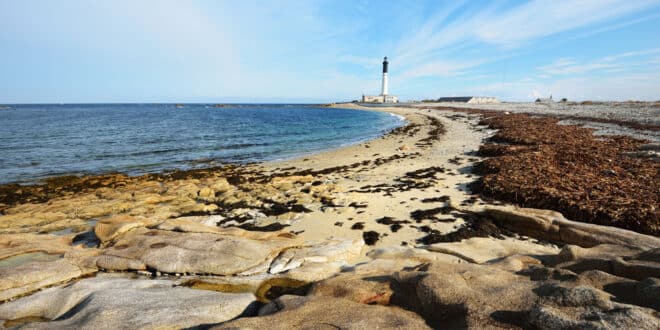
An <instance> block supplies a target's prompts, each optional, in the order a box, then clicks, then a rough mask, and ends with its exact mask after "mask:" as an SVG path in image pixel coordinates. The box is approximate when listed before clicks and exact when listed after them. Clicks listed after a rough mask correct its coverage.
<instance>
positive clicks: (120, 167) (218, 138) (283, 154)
mask: <svg viewBox="0 0 660 330" xmlns="http://www.w3.org/2000/svg"><path fill="white" fill-rule="evenodd" d="M10 107H11V109H4V108H3V109H2V110H0V183H7V182H21V183H28V182H36V181H39V180H40V179H43V178H46V177H50V176H57V175H69V174H74V175H80V174H100V173H108V172H122V173H127V174H130V175H139V174H144V173H153V172H161V171H166V170H173V169H190V168H197V167H204V166H211V165H219V164H227V163H247V162H257V161H267V160H275V159H286V158H292V157H295V156H300V155H304V154H309V153H314V152H318V151H322V150H327V149H333V148H337V147H339V146H344V145H349V144H354V143H358V142H361V141H364V140H367V139H371V138H375V137H377V136H379V135H382V134H383V133H385V132H387V131H389V130H391V129H393V128H395V127H398V126H400V125H402V124H403V121H402V119H401V118H399V117H395V116H392V115H389V114H386V113H380V112H371V111H358V110H347V109H332V108H322V107H314V106H306V105H231V106H228V107H222V108H215V107H212V105H208V104H186V105H184V106H183V107H177V106H175V105H173V104H94V105H89V104H86V105H11V106H10Z"/></svg>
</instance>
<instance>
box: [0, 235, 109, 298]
mask: <svg viewBox="0 0 660 330" xmlns="http://www.w3.org/2000/svg"><path fill="white" fill-rule="evenodd" d="M97 253H98V250H96V249H82V248H73V249H71V250H69V251H68V252H67V253H66V254H64V256H63V257H61V258H58V259H55V260H51V261H29V260H27V261H28V262H25V263H22V264H19V265H14V266H13V267H0V301H5V300H8V299H12V298H15V297H19V296H22V295H26V294H28V293H31V292H34V291H36V290H39V289H41V288H44V287H48V286H51V285H55V284H59V283H64V282H67V281H69V280H72V279H76V278H79V277H82V276H86V275H90V274H93V273H95V272H96V271H97V268H96V267H95V266H94V263H93V257H94V256H95V255H96V254H97Z"/></svg>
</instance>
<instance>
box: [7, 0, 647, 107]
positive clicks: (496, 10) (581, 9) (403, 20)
mask: <svg viewBox="0 0 660 330" xmlns="http://www.w3.org/2000/svg"><path fill="white" fill-rule="evenodd" d="M383 56H388V58H389V59H390V93H391V94H395V95H398V96H399V97H400V98H401V99H403V100H407V99H420V98H436V97H440V96H457V95H489V96H497V97H499V98H501V99H504V100H512V101H527V100H532V99H533V98H536V97H539V96H547V95H549V94H553V96H554V97H555V98H561V97H567V98H568V99H571V100H584V99H597V100H626V99H642V100H658V99H660V1H658V0H654V1H646V0H622V1H620V0H595V1H592V0H572V1H557V0H555V1H530V2H524V1H494V2H486V1H437V0H436V1H421V0H419V1H417V0H416V1H384V0H378V1H355V0H353V1H339V0H332V1H312V0H305V1H282V0H278V1H271V2H267V1H249V0H241V1H169V0H159V1H147V0H142V1H123V0H112V1H101V0H99V1H68V0H60V1H47V0H43V1H35V0H2V1H0V77H2V78H1V79H0V102H2V103H40V102H56V103H59V102H65V103H66V102H326V101H341V100H352V99H357V98H359V97H360V96H361V94H363V93H364V94H374V93H378V92H379V88H380V65H381V64H380V62H381V61H382V57H383Z"/></svg>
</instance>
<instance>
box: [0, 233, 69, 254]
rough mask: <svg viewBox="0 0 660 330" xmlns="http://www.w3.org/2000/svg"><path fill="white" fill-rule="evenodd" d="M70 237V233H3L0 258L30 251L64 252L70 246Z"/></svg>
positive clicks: (0, 240) (0, 237)
mask: <svg viewBox="0 0 660 330" xmlns="http://www.w3.org/2000/svg"><path fill="white" fill-rule="evenodd" d="M71 239H72V236H71V235H67V236H56V235H47V234H33V233H25V234H3V235H0V259H4V258H8V257H11V256H15V255H19V254H24V253H30V252H44V253H50V254H64V253H65V252H66V251H67V250H69V248H71Z"/></svg>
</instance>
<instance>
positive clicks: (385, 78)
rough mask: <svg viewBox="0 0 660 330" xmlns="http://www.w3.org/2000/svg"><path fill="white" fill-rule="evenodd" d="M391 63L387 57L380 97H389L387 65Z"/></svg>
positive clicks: (384, 60) (384, 61) (384, 64)
mask: <svg viewBox="0 0 660 330" xmlns="http://www.w3.org/2000/svg"><path fill="white" fill-rule="evenodd" d="M388 64H389V62H388V61H387V56H385V58H384V59H383V89H382V92H381V93H380V95H382V96H387V94H388V93H387V65H388Z"/></svg>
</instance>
